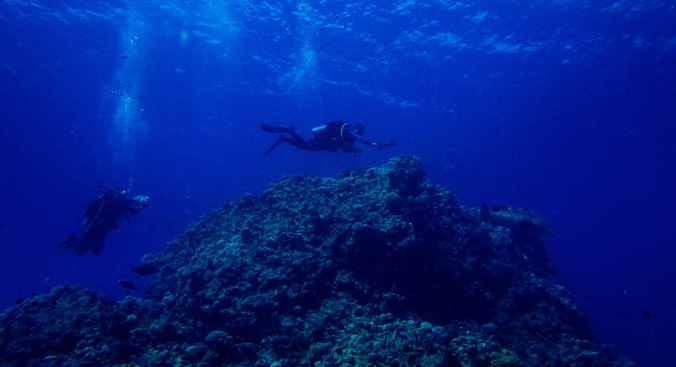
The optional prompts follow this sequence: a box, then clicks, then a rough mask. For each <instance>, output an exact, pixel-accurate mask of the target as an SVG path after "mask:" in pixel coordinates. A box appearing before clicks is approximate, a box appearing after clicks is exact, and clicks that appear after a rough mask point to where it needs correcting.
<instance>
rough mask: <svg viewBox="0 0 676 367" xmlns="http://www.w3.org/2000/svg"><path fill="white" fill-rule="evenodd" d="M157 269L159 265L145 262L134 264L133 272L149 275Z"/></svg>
mask: <svg viewBox="0 0 676 367" xmlns="http://www.w3.org/2000/svg"><path fill="white" fill-rule="evenodd" d="M156 271H157V265H155V264H153V263H145V264H141V265H138V266H132V267H131V272H132V273H136V274H138V275H140V276H144V277H147V276H148V275H151V274H153V273H154V272H156Z"/></svg>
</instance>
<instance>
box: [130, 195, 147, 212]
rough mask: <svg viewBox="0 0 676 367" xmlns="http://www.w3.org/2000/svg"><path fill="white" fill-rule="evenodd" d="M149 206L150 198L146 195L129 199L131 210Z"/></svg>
mask: <svg viewBox="0 0 676 367" xmlns="http://www.w3.org/2000/svg"><path fill="white" fill-rule="evenodd" d="M148 204H150V197H149V196H146V195H139V196H136V197H134V198H133V199H131V204H130V206H131V208H132V209H133V210H141V209H143V208H145V207H146V206H148Z"/></svg>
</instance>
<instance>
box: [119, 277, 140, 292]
mask: <svg viewBox="0 0 676 367" xmlns="http://www.w3.org/2000/svg"><path fill="white" fill-rule="evenodd" d="M117 282H118V283H119V284H120V286H122V288H124V289H126V290H127V291H135V290H136V286H134V283H132V282H130V281H128V280H127V279H120V280H118V281H117Z"/></svg>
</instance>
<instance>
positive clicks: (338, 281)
mask: <svg viewBox="0 0 676 367" xmlns="http://www.w3.org/2000/svg"><path fill="white" fill-rule="evenodd" d="M142 263H143V264H150V265H152V266H154V267H156V268H157V269H158V271H157V274H156V275H155V278H154V279H153V281H152V283H151V285H150V286H149V287H148V288H147V289H146V290H145V293H144V294H143V296H141V297H131V296H128V297H126V298H125V299H123V300H121V301H119V302H114V301H110V300H108V299H106V298H105V297H103V296H100V295H97V294H96V293H95V292H93V291H90V290H85V289H81V288H79V287H77V286H72V285H63V286H59V287H56V288H54V289H53V290H52V291H51V292H50V293H49V294H46V295H37V296H34V297H31V298H30V299H27V300H25V301H24V302H22V303H21V304H19V305H17V306H15V307H13V308H11V309H9V310H7V311H5V312H4V313H2V315H0V366H119V367H122V366H126V367H131V366H200V367H207V366H256V367H263V366H265V367H281V366H308V367H309V366H317V367H320V366H400V367H404V366H451V367H469V366H477V367H498V366H523V367H527V366H573V367H574V366H580V367H582V366H585V367H586V366H591V367H600V366H612V367H619V366H629V365H632V363H631V362H630V361H628V360H626V359H624V358H615V357H614V356H612V355H611V354H610V353H609V350H608V348H606V347H602V346H599V345H597V344H596V343H595V342H594V341H593V340H594V337H593V333H592V332H591V330H590V329H589V326H588V323H587V320H586V318H585V316H584V314H583V313H582V312H581V311H580V310H579V309H578V307H577V306H576V304H575V302H574V301H573V300H572V298H571V295H570V293H569V292H568V291H567V290H566V289H565V288H564V287H563V286H561V285H559V284H557V283H556V282H555V281H553V279H552V275H554V274H555V272H556V269H555V267H554V266H553V264H552V263H551V261H550V259H549V256H548V255H547V251H546V248H545V246H544V243H543V242H542V241H541V240H540V239H538V238H536V237H531V236H524V235H519V234H518V233H512V232H511V231H510V230H509V228H505V227H500V226H494V225H490V224H487V223H482V221H481V220H480V215H479V209H478V208H471V207H467V206H463V205H461V204H460V203H459V201H458V200H457V198H456V197H455V196H454V195H453V194H452V193H451V192H450V191H449V190H448V189H446V188H444V187H442V186H439V185H435V184H433V183H430V182H429V181H427V180H426V177H425V173H424V170H423V165H422V162H421V160H420V159H419V158H417V157H407V156H400V157H396V158H392V159H391V160H390V161H389V162H388V163H387V164H385V165H384V166H382V167H373V168H365V169H358V170H353V171H346V172H344V173H342V174H341V175H338V176H336V177H333V178H322V177H313V176H308V175H304V176H290V177H285V178H283V179H280V180H278V181H276V182H273V183H272V184H271V185H270V186H269V187H268V188H267V189H266V190H265V191H264V192H263V193H262V194H261V195H260V196H258V197H255V196H251V195H245V196H244V197H242V198H241V199H239V200H237V201H235V202H229V203H226V204H225V205H224V206H223V207H222V208H220V209H217V210H214V211H212V212H211V213H208V214H207V215H205V216H203V217H202V218H200V219H199V220H197V221H195V222H194V223H192V224H191V225H190V226H189V227H188V228H186V229H185V230H184V231H183V232H182V233H181V234H180V235H179V236H178V237H177V238H176V239H175V240H173V241H171V242H169V243H168V244H167V246H166V247H165V248H164V250H163V251H161V252H160V253H157V254H149V255H146V256H144V258H143V259H142Z"/></svg>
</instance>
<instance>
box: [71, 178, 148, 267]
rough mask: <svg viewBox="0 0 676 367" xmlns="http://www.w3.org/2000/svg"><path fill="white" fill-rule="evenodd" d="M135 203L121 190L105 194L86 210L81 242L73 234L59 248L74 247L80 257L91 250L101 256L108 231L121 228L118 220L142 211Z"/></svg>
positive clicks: (117, 189) (116, 189)
mask: <svg viewBox="0 0 676 367" xmlns="http://www.w3.org/2000/svg"><path fill="white" fill-rule="evenodd" d="M133 202H134V201H133V199H131V198H129V197H127V195H126V192H125V191H124V190H122V189H121V188H115V189H112V190H109V191H106V192H104V193H103V194H101V196H99V197H98V198H96V199H94V200H93V201H92V202H91V203H89V205H88V206H87V208H86V209H85V211H84V229H83V231H82V235H81V236H80V240H79V241H78V239H77V237H76V235H75V233H71V234H70V235H69V236H68V238H66V240H65V241H63V242H62V243H60V244H59V247H61V248H71V247H72V248H74V249H75V253H76V254H78V255H84V254H86V253H87V252H88V251H90V250H91V252H92V253H93V254H94V255H98V254H100V253H101V250H102V249H103V242H104V240H105V237H106V234H107V233H108V231H109V230H111V229H117V228H119V224H118V223H117V222H118V220H120V219H121V218H122V217H124V219H128V218H129V215H134V214H137V213H138V212H139V211H140V210H141V208H139V207H136V206H134V205H133Z"/></svg>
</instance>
